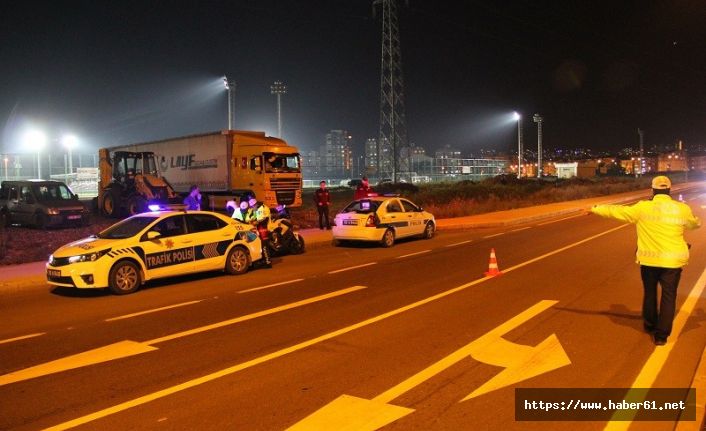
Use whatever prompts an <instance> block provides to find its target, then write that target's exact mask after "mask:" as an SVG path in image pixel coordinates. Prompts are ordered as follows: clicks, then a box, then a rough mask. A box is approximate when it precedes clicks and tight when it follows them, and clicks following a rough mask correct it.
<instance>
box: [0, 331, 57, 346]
mask: <svg viewBox="0 0 706 431" xmlns="http://www.w3.org/2000/svg"><path fill="white" fill-rule="evenodd" d="M44 334H46V332H37V333H35V334H29V335H23V336H21V337H15V338H8V339H7V340H0V344H5V343H12V342H13V341H20V340H26V339H28V338H34V337H39V336H42V335H44Z"/></svg>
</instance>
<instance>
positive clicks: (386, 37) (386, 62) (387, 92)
mask: <svg viewBox="0 0 706 431" xmlns="http://www.w3.org/2000/svg"><path fill="white" fill-rule="evenodd" d="M378 5H380V6H381V8H382V59H381V66H380V133H379V139H378V152H377V154H378V156H377V157H378V160H377V169H378V175H379V177H380V178H383V177H386V176H388V175H389V176H390V177H391V178H392V180H393V181H395V182H397V181H398V180H399V174H400V172H401V171H403V172H409V165H410V164H409V158H410V157H411V151H407V158H403V157H401V150H402V148H404V147H407V124H406V120H405V105H404V99H405V97H404V80H403V77H402V52H401V49H400V31H399V24H398V19H397V16H398V7H397V6H398V0H374V1H373V15H375V7H376V6H378ZM408 150H409V149H408Z"/></svg>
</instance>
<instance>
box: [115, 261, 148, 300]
mask: <svg viewBox="0 0 706 431" xmlns="http://www.w3.org/2000/svg"><path fill="white" fill-rule="evenodd" d="M139 287H140V269H139V268H138V267H137V265H135V264H134V263H132V262H130V261H129V260H123V261H120V262H118V263H116V264H115V265H113V267H112V268H111V269H110V275H109V276H108V288H109V289H110V291H111V292H113V293H114V294H116V295H126V294H128V293H132V292H134V291H136V290H137V288H139Z"/></svg>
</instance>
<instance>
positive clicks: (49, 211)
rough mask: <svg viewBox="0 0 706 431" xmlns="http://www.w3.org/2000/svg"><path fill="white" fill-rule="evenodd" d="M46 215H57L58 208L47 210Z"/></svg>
mask: <svg viewBox="0 0 706 431" xmlns="http://www.w3.org/2000/svg"><path fill="white" fill-rule="evenodd" d="M47 214H49V215H59V208H47Z"/></svg>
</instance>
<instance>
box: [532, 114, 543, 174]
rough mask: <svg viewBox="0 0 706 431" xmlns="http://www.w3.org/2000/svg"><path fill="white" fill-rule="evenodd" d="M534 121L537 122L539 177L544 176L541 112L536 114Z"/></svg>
mask: <svg viewBox="0 0 706 431" xmlns="http://www.w3.org/2000/svg"><path fill="white" fill-rule="evenodd" d="M533 118H534V122H535V123H537V178H542V122H543V121H544V118H542V116H541V115H539V114H534V117H533Z"/></svg>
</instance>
